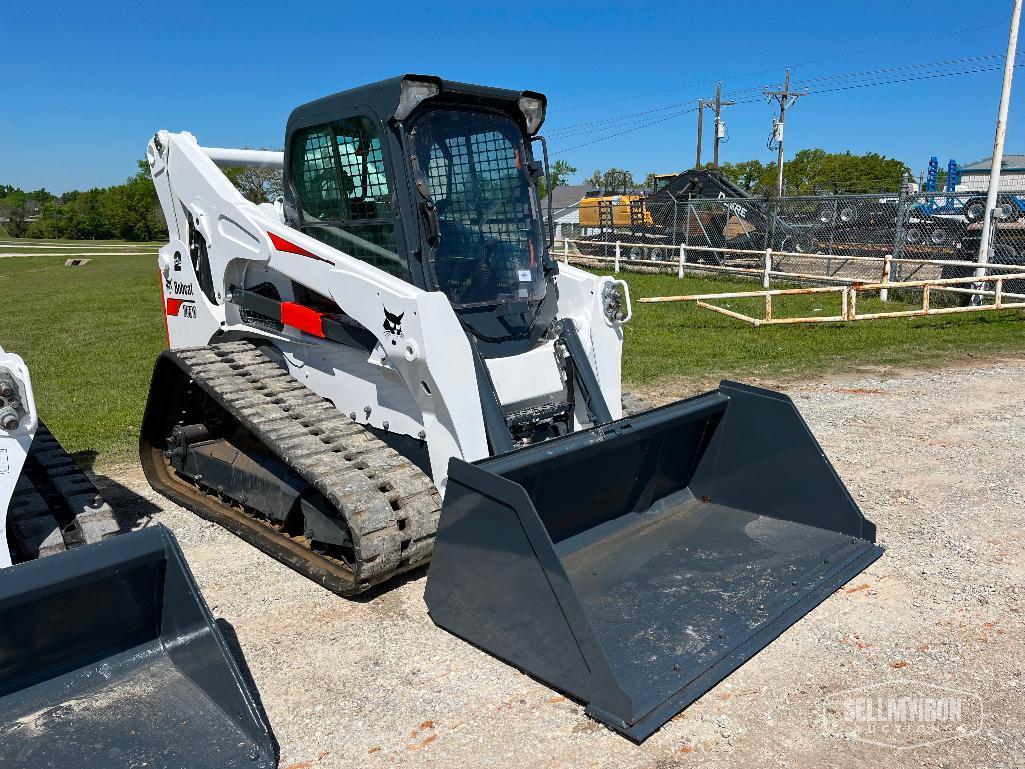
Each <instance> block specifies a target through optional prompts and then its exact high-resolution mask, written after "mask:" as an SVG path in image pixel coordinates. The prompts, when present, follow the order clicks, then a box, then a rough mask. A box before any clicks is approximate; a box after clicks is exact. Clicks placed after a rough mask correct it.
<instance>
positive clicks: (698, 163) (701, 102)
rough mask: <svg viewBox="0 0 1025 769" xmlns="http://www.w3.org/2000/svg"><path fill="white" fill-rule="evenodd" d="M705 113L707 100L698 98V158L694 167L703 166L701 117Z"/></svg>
mask: <svg viewBox="0 0 1025 769" xmlns="http://www.w3.org/2000/svg"><path fill="white" fill-rule="evenodd" d="M704 114H705V100H704V99H698V158H697V160H695V161H694V168H701V118H702V117H703V116H704Z"/></svg>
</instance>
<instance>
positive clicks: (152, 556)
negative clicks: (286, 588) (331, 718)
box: [0, 526, 277, 769]
mask: <svg viewBox="0 0 1025 769" xmlns="http://www.w3.org/2000/svg"><path fill="white" fill-rule="evenodd" d="M0 756H2V757H3V758H2V759H0V763H2V764H3V766H5V767H11V769H15V768H18V769H21V768H22V767H24V768H25V769H28V768H29V767H33V768H34V767H43V766H45V767H52V768H55V769H65V768H66V769H86V768H87V767H96V768H97V769H99V768H101V767H102V769H110V768H111V767H147V768H148V769H161V768H162V767H168V768H169V767H185V766H187V767H190V769H207V768H209V769H214V767H217V768H218V769H229V768H234V767H245V769H271V768H272V767H275V766H277V756H276V749H275V745H274V742H273V738H272V737H271V734H270V727H269V726H268V725H267V722H266V720H265V718H264V716H263V714H262V713H261V711H260V709H259V707H258V706H257V704H256V701H255V698H254V693H253V691H252V690H251V688H250V685H249V684H248V683H247V682H246V680H245V679H244V678H243V676H242V674H241V672H240V670H239V668H238V666H237V665H236V663H235V661H234V660H233V659H232V657H231V654H230V653H229V651H228V648H227V647H226V645H225V642H224V639H223V638H222V636H221V634H220V632H219V631H218V629H217V627H216V625H215V624H214V621H213V618H212V617H211V616H210V611H209V610H208V609H207V607H206V604H205V603H204V601H203V598H202V596H201V595H200V592H199V588H198V587H197V586H196V583H195V581H194V580H193V578H192V574H191V573H190V572H189V569H188V566H187V565H186V563H185V559H184V558H183V557H182V554H181V551H180V550H179V549H178V545H177V543H176V542H175V541H174V538H173V537H172V536H171V534H170V532H168V531H167V529H165V528H164V527H163V526H155V527H152V528H148V529H144V530H142V531H139V532H135V533H131V534H124V535H122V536H119V537H114V538H112V539H109V540H106V541H104V542H98V543H96V544H93V545H88V546H86V547H82V548H77V549H75V550H69V551H67V552H65V553H59V554H56V555H53V556H50V557H48V558H43V559H40V560H38V561H32V562H29V563H24V564H21V565H18V566H12V567H10V568H8V569H2V570H0Z"/></svg>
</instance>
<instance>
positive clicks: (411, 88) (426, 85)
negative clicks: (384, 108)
mask: <svg viewBox="0 0 1025 769" xmlns="http://www.w3.org/2000/svg"><path fill="white" fill-rule="evenodd" d="M439 93H441V87H440V86H439V85H438V84H437V83H433V82H431V81H430V80H413V79H410V78H406V79H404V80H403V81H402V83H400V84H399V106H398V108H397V109H396V110H395V115H394V117H395V119H396V120H405V119H406V118H407V117H409V113H410V112H412V111H413V110H414V109H416V107H417V105H418V104H419V103H420V102H422V101H424V99H430V98H431V97H432V96H437V95H438V94H439Z"/></svg>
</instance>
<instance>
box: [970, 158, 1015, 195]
mask: <svg viewBox="0 0 1025 769" xmlns="http://www.w3.org/2000/svg"><path fill="white" fill-rule="evenodd" d="M992 164H993V158H991V157H989V158H985V159H983V160H977V161H975V162H974V163H969V164H968V165H965V166H961V183H960V184H958V185H957V191H958V192H986V191H987V190H988V189H989V170H990V166H992ZM1000 189H1001V190H1010V191H1015V192H1017V191H1021V190H1025V155H1004V162H1003V163H1001V164H1000Z"/></svg>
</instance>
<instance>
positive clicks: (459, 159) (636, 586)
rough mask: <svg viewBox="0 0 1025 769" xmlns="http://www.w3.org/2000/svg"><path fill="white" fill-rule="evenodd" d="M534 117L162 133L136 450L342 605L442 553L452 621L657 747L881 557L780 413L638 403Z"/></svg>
mask: <svg viewBox="0 0 1025 769" xmlns="http://www.w3.org/2000/svg"><path fill="white" fill-rule="evenodd" d="M545 106H546V102H545V98H544V96H542V95H541V94H538V93H534V92H531V91H510V90H501V89H496V88H486V87H481V86H474V85H468V84H464V83H455V82H450V81H445V80H441V79H438V78H435V77H427V76H418V75H407V76H404V77H398V78H394V79H391V80H385V81H382V82H379V83H375V84H372V85H368V86H364V87H361V88H356V89H353V90H350V91H346V92H343V93H339V94H336V95H333V96H329V97H326V98H323V99H320V100H318V101H315V102H312V103H310V104H306V105H303V106H300V107H298V108H297V109H295V110H294V111H293V112H292V114H291V116H290V117H289V119H288V124H287V127H286V129H285V137H284V142H285V145H284V151H283V152H267V151H253V150H230V149H218V148H204V147H201V146H199V144H198V143H197V142H196V140H195V138H194V137H193V136H192V135H190V134H188V133H169V132H167V131H160V132H158V133H157V134H156V136H155V137H154V138H153V139H152V141H151V142H150V143H149V146H148V149H147V157H148V160H149V163H150V167H151V169H152V175H153V180H154V183H155V184H156V188H157V192H158V195H159V197H160V202H161V206H162V208H163V211H164V215H165V217H166V219H167V224H168V227H169V230H170V242H169V243H168V244H167V245H166V246H164V247H163V248H161V249H160V255H159V268H160V275H161V280H162V285H163V293H164V303H165V314H166V321H167V332H168V340H169V343H170V348H171V349H170V350H169V351H167V352H165V353H163V354H162V355H161V356H160V358H159V359H158V360H157V363H156V366H155V370H154V374H153V381H152V385H151V390H150V397H149V401H148V404H147V407H146V413H145V417H144V420H143V426H142V435H141V439H140V452H141V459H142V464H143V467H144V469H145V471H146V474H147V476H148V478H149V480H150V483H151V484H152V485H153V486H154V488H156V489H157V490H159V491H160V492H162V493H163V494H165V495H166V496H168V497H170V498H171V499H172V500H174V501H176V502H178V503H180V504H181V505H183V506H185V507H187V508H189V509H191V510H193V511H194V512H196V513H198V514H199V515H201V516H203V517H205V518H207V519H210V520H213V521H216V522H218V523H220V524H221V525H223V526H225V527H227V528H228V529H230V530H231V531H233V532H235V533H236V534H238V535H239V536H240V537H243V538H244V539H246V540H248V541H249V542H251V543H253V544H254V545H256V546H257V547H259V548H261V549H262V550H264V551H265V552H267V553H269V554H270V555H272V556H273V557H275V558H277V559H279V560H280V561H282V562H284V563H286V564H288V565H290V566H291V567H293V568H295V569H297V570H299V571H300V572H302V573H304V574H306V575H307V576H309V577H310V578H312V579H314V580H316V581H317V582H319V583H320V584H322V585H324V586H325V587H327V588H329V589H331V590H334V591H336V592H338V593H341V594H343V595H350V594H354V593H358V592H361V591H364V590H367V589H368V588H370V587H371V586H373V585H376V584H379V583H382V582H384V581H386V580H388V579H390V578H392V577H394V576H395V575H397V574H399V573H401V572H404V571H408V570H410V569H413V568H415V567H417V566H419V565H421V564H424V563H426V562H427V561H428V560H429V559H431V558H432V554H433V563H432V566H431V570H430V574H429V575H428V581H427V588H426V601H427V604H428V608H429V610H430V613H431V616H432V618H433V619H434V621H435V622H436V623H437V624H438V625H440V626H442V627H444V628H446V629H448V630H449V631H451V632H453V633H455V634H457V635H459V636H461V637H463V638H465V639H467V640H468V641H470V642H472V643H474V644H476V645H477V646H479V647H481V648H483V649H485V650H487V651H489V652H491V653H493V654H495V655H497V656H499V657H501V658H502V659H505V660H507V661H508V662H510V663H512V664H514V665H516V666H518V667H520V668H521V669H522V670H525V671H526V672H528V673H530V674H531V675H534V676H536V677H538V678H540V679H542V680H544V681H546V682H548V683H549V684H551V685H552V686H554V687H556V688H558V689H560V690H563V691H566V692H567V693H569V694H571V695H572V696H574V697H576V698H578V699H581V700H583V701H585V702H587V703H588V711H589V712H590V713H591V714H592V715H593V716H594V717H596V718H598V719H600V720H602V721H603V722H604V723H606V724H608V725H609V726H610V727H612V728H613V729H616V730H618V731H620V732H623V733H624V734H627V735H628V736H630V737H631V738H633V739H636V740H640V739H643V738H645V737H646V736H648V735H649V734H651V733H652V732H654V731H655V730H657V729H658V728H659V727H660V726H661V725H662V724H663V723H665V721H667V720H668V719H669V718H671V717H672V715H674V714H675V713H677V712H679V711H680V710H681V709H683V708H684V707H686V705H687V704H688V703H689V702H691V701H693V700H694V699H695V698H696V697H698V696H700V695H701V693H703V692H704V691H707V690H708V689H709V688H710V687H711V686H713V685H714V684H715V683H716V682H717V681H719V680H721V679H722V678H723V677H724V676H726V675H728V674H729V672H730V671H732V670H733V669H734V668H736V667H737V666H738V665H740V664H741V663H742V662H743V661H744V660H746V659H747V658H748V657H750V656H751V655H752V654H754V653H755V652H756V651H757V650H758V649H759V648H761V647H762V646H764V645H765V644H766V643H768V642H769V641H770V640H772V639H773V638H775V637H776V636H777V635H779V634H780V633H781V632H783V630H784V629H785V628H787V627H788V626H790V625H791V624H793V623H794V622H795V621H797V619H799V618H800V617H801V616H803V614H804V613H806V612H807V611H808V610H810V609H811V608H812V607H813V606H815V605H816V604H817V603H818V602H820V601H821V600H823V599H824V598H825V597H826V596H828V595H829V594H830V593H831V592H832V591H833V590H835V589H836V588H837V587H838V586H839V585H842V584H843V583H844V582H845V581H847V580H848V579H850V578H851V577H852V576H853V575H855V574H856V573H858V572H859V571H860V570H861V569H863V568H864V567H865V566H866V565H867V564H868V563H870V562H871V561H872V560H874V559H875V558H876V557H878V555H879V553H880V551H879V549H878V548H877V547H875V545H874V544H873V541H874V537H875V530H874V527H873V525H872V524H871V523H870V522H868V521H867V520H865V518H864V516H863V515H862V514H861V512H860V510H858V508H857V506H856V505H855V503H854V502H853V500H852V499H851V497H850V495H849V494H848V493H847V491H846V489H845V488H844V486H843V484H842V483H841V482H840V480H839V478H838V477H837V475H836V474H835V472H834V471H833V469H832V467H831V466H830V465H829V463H828V461H827V460H826V459H825V457H824V456H823V454H822V451H821V449H820V448H819V447H818V445H817V443H816V442H815V440H814V438H813V437H812V436H811V434H810V433H809V432H808V430H807V428H806V427H805V425H804V422H803V421H802V420H801V418H800V416H799V415H798V414H797V412H796V410H795V409H794V407H793V404H791V403H790V401H789V400H788V399H786V398H785V397H783V396H780V395H778V394H776V393H772V392H768V391H765V390H758V389H755V388H750V387H745V386H743V385H736V384H730V383H723V385H722V386H721V387H720V388H719V389H718V390H716V391H714V392H711V393H707V394H705V395H702V396H699V397H697V398H692V399H690V400H687V401H684V402H681V403H676V404H673V405H671V406H667V407H664V408H660V409H654V410H649V411H646V412H643V413H640V414H634V415H631V416H627V417H623V415H622V409H621V396H622V393H621V387H620V360H621V349H622V341H623V329H624V325H625V324H626V323H627V322H628V321H629V320H630V314H631V311H630V300H629V292H628V289H627V286H626V284H625V283H624V282H623V281H619V280H613V279H611V278H608V277H599V276H595V275H593V274H591V273H588V272H585V271H583V270H580V269H576V268H574V267H570V266H568V265H560V264H557V263H556V262H555V261H554V260H553V259H552V257H551V255H550V252H549V249H550V246H551V245H552V242H551V237H552V235H551V232H552V231H551V228H550V222H551V217H550V216H548V217H547V219H548V222H549V227H547V228H546V226H545V221H546V217H545V216H544V214H543V206H542V203H543V201H541V200H540V199H539V198H538V194H537V184H536V182H537V180H538V179H539V177H541V176H542V175H546V174H547V151H546V150H545V144H544V141H543V139H541V138H540V137H539V136H538V135H537V133H538V130H539V129H540V127H541V124H542V122H543V120H544V114H545ZM538 147H539V148H540V149H541V152H540V153H536V152H535V149H536V148H538ZM539 157H540V158H541V159H538V158H539ZM219 166H220V167H222V168H228V167H234V166H258V167H260V166H262V167H269V168H275V169H280V170H281V171H282V172H283V175H284V196H283V199H281V200H279V201H278V202H277V203H275V204H269V203H265V204H260V205H256V204H253V203H250V202H248V201H247V200H245V199H244V198H243V197H242V196H241V195H240V194H239V192H238V191H237V190H236V189H235V188H234V187H233V186H232V184H231V182H230V181H229V180H228V179H227V178H226V177H225V175H224V174H223V173H222V172H221V171H220V170H219V168H218V167H219ZM443 500H444V501H443ZM439 517H440V521H439Z"/></svg>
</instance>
